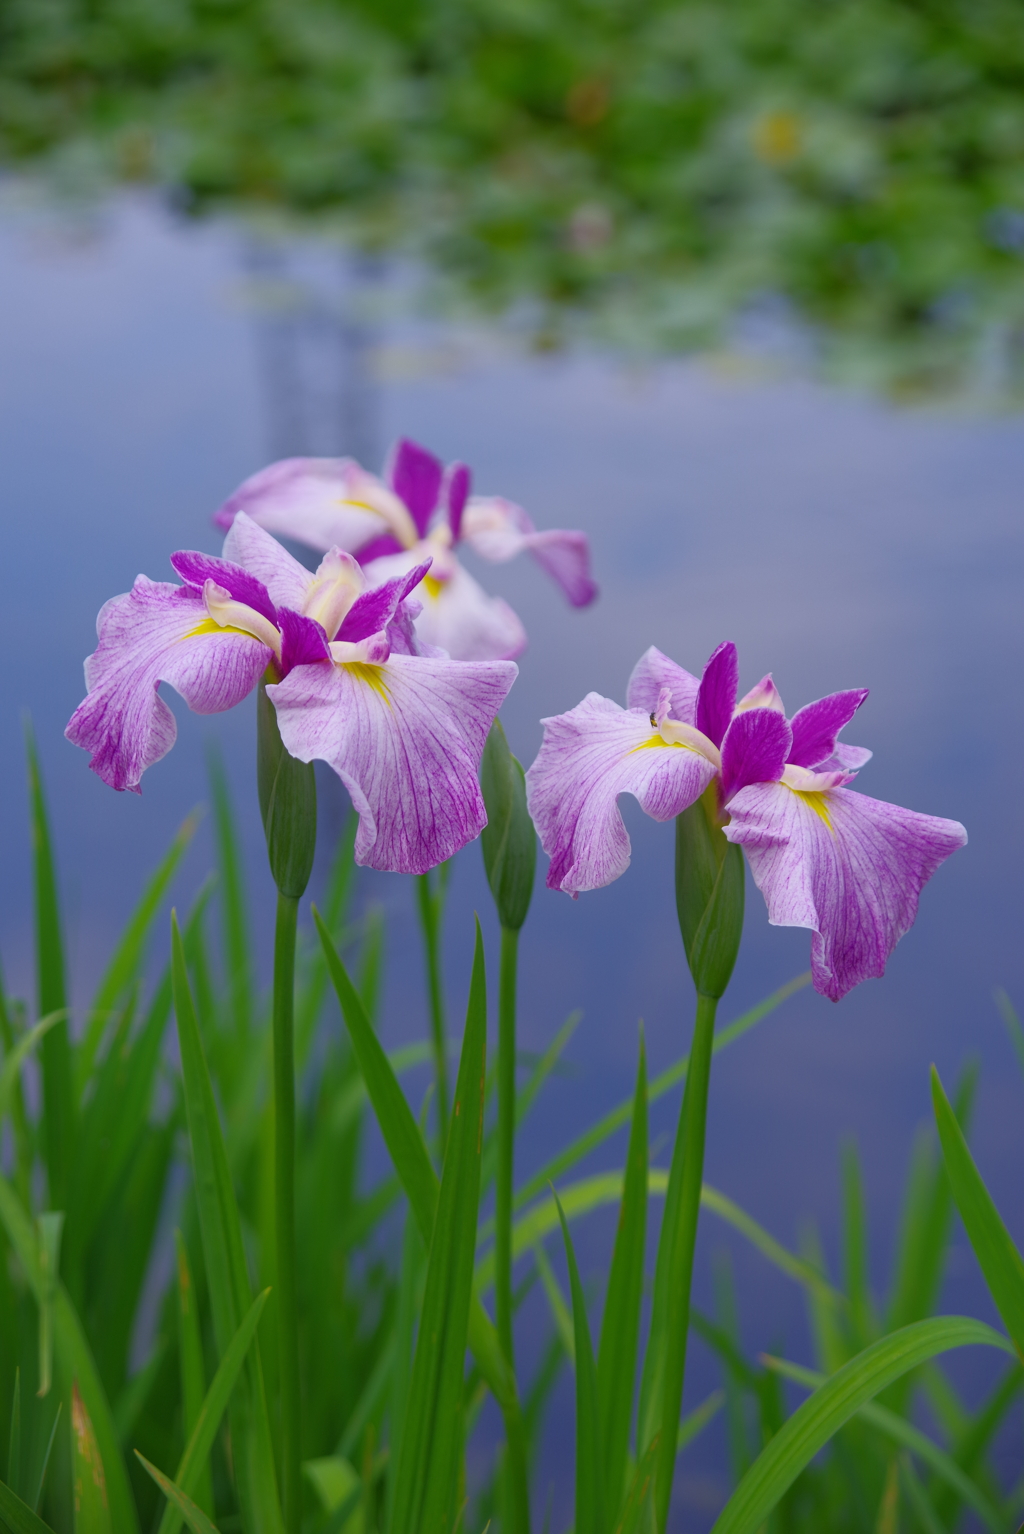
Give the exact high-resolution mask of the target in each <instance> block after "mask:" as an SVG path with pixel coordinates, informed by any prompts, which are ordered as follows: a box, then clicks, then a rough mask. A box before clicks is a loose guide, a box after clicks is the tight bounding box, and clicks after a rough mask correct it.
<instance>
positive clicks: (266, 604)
mask: <svg viewBox="0 0 1024 1534" xmlns="http://www.w3.org/2000/svg"><path fill="white" fill-rule="evenodd" d="M171 564H172V565H173V566H174V570H175V572H176V574H178V575H180V576H181V578H182V580H183V581H186V582H187V583H188V585H190V586H195V587H197V588H198V590H200V591H202V589H203V587H204V586H205V584H206V582H207V581H216V583H217V585H218V586H221V587H223V589H224V590H225V591H226V592H227V593H228V595H229V596H232V597H234V599H235V601H236V602H244V603H245V605H246V607H251V608H253V609H254V611H255V612H258V613H261V614H262V615H263V617H264V618H266V619H267V620H268V622H270V623H276V622H277V608H276V607H275V606H274V604H273V602H272V601H271V600H270V592H269V591H268V590H267V588H266V586H264V584H263V582H262V581H261V580H258V579H257V577H256V576H255V575H251V574H250V573H249V571H248V570H243V569H242V567H241V565H236V564H233V563H232V561H231V560H229V559H216V558H214V556H213V555H212V554H198V553H196V552H195V551H194V550H193V549H179V551H178V553H177V554H172V555H171Z"/></svg>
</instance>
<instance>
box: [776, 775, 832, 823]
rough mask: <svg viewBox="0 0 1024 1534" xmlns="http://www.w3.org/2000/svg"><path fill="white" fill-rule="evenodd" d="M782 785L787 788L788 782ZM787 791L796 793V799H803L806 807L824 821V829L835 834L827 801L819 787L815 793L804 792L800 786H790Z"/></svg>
mask: <svg viewBox="0 0 1024 1534" xmlns="http://www.w3.org/2000/svg"><path fill="white" fill-rule="evenodd" d="M784 786H785V787H786V788H789V784H788V783H787V784H785V785H784ZM789 791H790V793H791V794H796V796H797V798H798V799H801V800H803V802H804V804H806V806H807V808H808V809H809V810H813V811H814V813H815V815H817V817H818V819H819V820H823V821H824V822H825V828H826V830H828V831H831V832H832V834H833V836H834V835H835V830H834V828H833V825H832V817H831V815H830V814H829V812H828V801H827V799H826V798H825V795H824V793H822V791H821V790H820V789H819V790H818V791H817V792H816V793H806V792H805V791H804V790H803V789H800V788H790V789H789Z"/></svg>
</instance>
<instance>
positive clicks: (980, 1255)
mask: <svg viewBox="0 0 1024 1534" xmlns="http://www.w3.org/2000/svg"><path fill="white" fill-rule="evenodd" d="M932 1103H933V1105H934V1108H935V1122H936V1124H937V1125H938V1130H939V1140H940V1142H941V1144H942V1155H943V1158H944V1160H945V1163H946V1171H947V1172H948V1173H949V1180H950V1183H951V1184H952V1188H953V1197H954V1198H955V1199H956V1206H957V1208H958V1209H959V1211H960V1218H961V1219H962V1220H963V1222H964V1229H965V1230H966V1231H967V1235H968V1237H969V1239H970V1243H971V1245H972V1246H973V1248H974V1255H975V1256H976V1257H977V1259H978V1263H979V1265H980V1267H981V1271H982V1273H983V1274H984V1276H985V1282H986V1284H987V1285H988V1288H989V1293H990V1294H991V1296H992V1298H993V1300H994V1301H995V1305H996V1309H997V1310H998V1311H999V1314H1000V1315H1001V1316H1002V1318H1003V1322H1004V1324H1005V1326H1006V1330H1007V1331H1008V1332H1009V1334H1010V1336H1011V1337H1012V1338H1013V1340H1014V1342H1015V1343H1016V1345H1017V1351H1018V1353H1020V1354H1021V1355H1022V1356H1024V1260H1022V1258H1021V1255H1020V1252H1019V1251H1018V1250H1017V1248H1016V1246H1015V1245H1014V1244H1013V1241H1012V1240H1011V1239H1010V1233H1009V1231H1008V1230H1007V1229H1006V1226H1005V1225H1004V1224H1003V1221H1002V1218H1001V1216H1000V1214H999V1210H998V1209H997V1208H996V1206H995V1204H994V1202H993V1200H992V1196H991V1194H990V1193H989V1191H988V1189H987V1188H986V1186H985V1184H984V1182H983V1181H982V1178H981V1174H980V1173H979V1171H978V1168H977V1167H976V1166H975V1164H974V1157H973V1156H972V1155H971V1153H970V1151H969V1150H968V1148H967V1141H966V1140H965V1139H964V1134H963V1130H962V1129H961V1128H960V1125H959V1124H958V1123H957V1121H956V1116H955V1115H954V1113H953V1109H952V1108H951V1107H950V1104H949V1099H948V1098H947V1096H946V1094H945V1092H944V1091H943V1090H942V1082H941V1081H940V1080H939V1073H938V1071H937V1070H936V1069H935V1067H934V1065H933V1066H932Z"/></svg>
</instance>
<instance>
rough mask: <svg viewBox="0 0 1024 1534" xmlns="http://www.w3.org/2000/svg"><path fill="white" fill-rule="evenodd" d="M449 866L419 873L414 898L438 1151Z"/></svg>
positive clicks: (444, 1070)
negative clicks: (444, 927)
mask: <svg viewBox="0 0 1024 1534" xmlns="http://www.w3.org/2000/svg"><path fill="white" fill-rule="evenodd" d="M447 875H448V868H447V865H446V864H442V865H441V868H440V869H438V871H437V882H436V883H435V882H434V877H433V874H432V873H430V872H428V873H425V874H418V875H417V878H416V901H417V906H418V909H419V914H420V926H421V927H422V929H423V950H424V954H425V957H426V961H427V997H428V999H429V1002H430V1042H431V1047H432V1048H433V1051H434V1090H435V1092H436V1094H437V1131H438V1144H439V1146H440V1147H441V1150H440V1154H441V1155H442V1156H443V1155H444V1147H445V1145H446V1144H447V1143H448V1030H447V1026H446V1023H445V1015H444V988H443V986H442V982H441V919H442V917H443V915H444V897H445V886H446V885H447V882H448V878H447Z"/></svg>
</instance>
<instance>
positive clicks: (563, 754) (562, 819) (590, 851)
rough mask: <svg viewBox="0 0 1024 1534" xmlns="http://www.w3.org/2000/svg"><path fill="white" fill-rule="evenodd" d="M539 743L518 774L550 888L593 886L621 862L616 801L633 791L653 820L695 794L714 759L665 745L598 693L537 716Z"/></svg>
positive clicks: (624, 840)
mask: <svg viewBox="0 0 1024 1534" xmlns="http://www.w3.org/2000/svg"><path fill="white" fill-rule="evenodd" d="M543 724H544V742H543V744H542V746H541V748H540V752H539V754H538V756H537V759H536V761H535V762H534V763H533V765H532V767H531V768H530V769H529V771H528V772H527V774H526V792H527V804H528V806H529V810H530V814H531V815H532V817H533V822H534V825H535V826H536V827H537V833H538V835H539V836H540V840H541V846H542V847H543V848H544V851H545V852H546V853H547V854H548V856H549V857H550V858H551V866H550V868H549V869H548V876H547V882H548V887H549V888H550V889H561V890H565V892H566V893H567V894H569V895H573V896H575V895H577V894H578V893H579V892H580V891H581V890H592V889H599V888H600V887H601V886H602V885H604V884H610V883H611V882H612V880H613V879H617V878H618V877H619V875H620V874H622V873H624V872H625V870H626V869H627V868H628V866H629V853H630V845H629V836H628V834H627V832H626V827H625V825H624V824H623V821H622V816H621V814H620V813H619V808H618V805H617V803H616V800H617V799H618V796H619V794H625V793H628V794H633V795H634V797H635V798H636V799H637V800H638V801H639V803H640V807H641V809H643V810H644V812H645V813H646V814H648V815H650V816H651V817H652V818H653V819H654V820H671V818H672V817H673V816H674V815H678V814H679V813H680V812H681V811H682V810H685V809H686V808H687V806H688V805H690V804H692V803H693V802H694V800H695V799H697V798H699V797H700V795H701V794H702V793H703V792H704V789H705V788H706V787H707V786H708V784H709V783H710V782H711V780H712V778H713V777H714V776H715V767H714V764H713V763H712V762H710V761H708V759H707V757H706V756H704V755H702V754H701V753H700V752H698V751H694V750H691V749H689V748H688V747H687V746H684V745H670V746H668V745H666V744H665V743H664V741H663V740H662V739H661V736H660V735H659V734H658V733H657V732H656V731H654V730H652V728H651V722H650V718H649V716H648V714H647V713H644V712H642V711H641V710H639V709H623V708H620V707H619V705H618V704H617V703H613V702H611V700H610V699H608V698H602V697H601V696H600V695H599V694H598V693H596V692H592V693H588V694H587V696H586V697H585V698H584V700H583V702H582V703H580V704H577V706H576V707H575V708H574V709H570V711H569V712H568V713H567V714H559V715H557V716H556V717H555V718H553V719H545V720H544V721H543Z"/></svg>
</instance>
